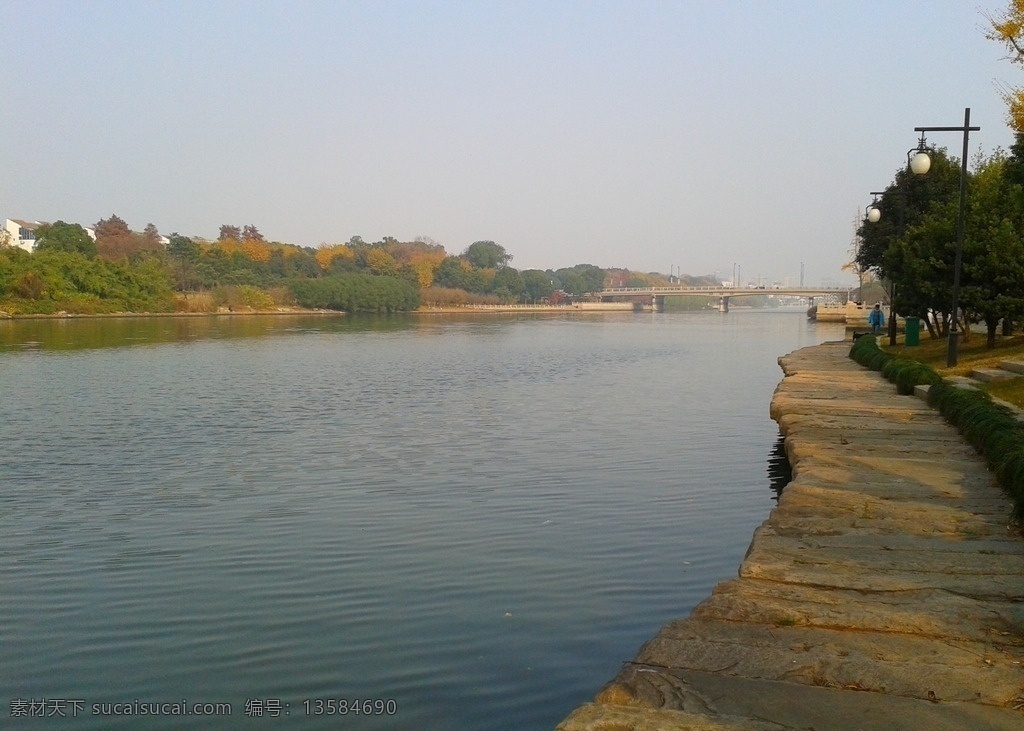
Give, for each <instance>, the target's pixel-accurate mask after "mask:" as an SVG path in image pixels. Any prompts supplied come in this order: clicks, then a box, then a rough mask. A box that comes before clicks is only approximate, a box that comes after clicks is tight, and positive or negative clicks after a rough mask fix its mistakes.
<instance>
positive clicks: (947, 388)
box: [850, 337, 1024, 523]
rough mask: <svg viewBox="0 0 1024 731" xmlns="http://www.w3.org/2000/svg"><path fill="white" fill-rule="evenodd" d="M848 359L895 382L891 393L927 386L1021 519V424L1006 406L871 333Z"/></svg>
mask: <svg viewBox="0 0 1024 731" xmlns="http://www.w3.org/2000/svg"><path fill="white" fill-rule="evenodd" d="M850 357H851V358H853V360H855V361H857V362H858V363H860V364H861V365H863V366H865V367H867V368H871V369H872V370H876V371H881V373H882V375H883V376H885V377H886V378H887V379H888V380H889V381H891V382H893V383H895V384H896V389H897V392H899V393H902V394H911V393H913V392H914V387H915V386H917V385H928V386H930V388H929V389H928V404H929V405H930V406H932V407H934V408H936V409H938V411H939V413H941V414H942V415H943V417H945V419H946V420H947V421H949V423H950V424H952V425H953V426H955V427H956V428H957V430H958V431H959V432H960V433H961V434H962V435H963V436H964V438H965V439H966V440H967V441H968V442H969V443H970V444H971V445H972V446H973V447H974V448H975V449H977V450H978V452H979V453H980V454H981V455H982V456H983V457H984V458H985V461H986V462H987V463H988V466H989V468H990V469H991V470H992V471H993V473H995V475H996V478H997V479H998V481H999V484H1000V485H1001V486H1002V488H1003V490H1005V491H1006V493H1007V494H1008V495H1009V496H1010V498H1011V500H1012V501H1013V519H1014V520H1015V521H1017V522H1018V523H1024V422H1021V421H1020V420H1019V419H1018V418H1017V415H1016V414H1015V413H1014V412H1013V411H1012V410H1011V409H1009V408H1007V407H1006V406H1004V405H1002V404H998V403H996V402H995V401H993V400H992V397H991V396H989V395H988V394H987V393H985V392H984V391H979V390H978V389H975V388H960V387H958V386H955V385H953V384H952V383H949V382H947V381H944V380H943V379H942V377H941V376H940V375H939V374H938V373H936V372H935V371H934V370H933V369H932V368H930V367H929V366H926V365H924V364H923V363H918V362H917V361H914V360H910V359H909V358H901V357H897V356H895V355H893V354H891V353H887V352H885V351H883V350H882V349H881V348H879V347H878V343H877V342H876V341H875V339H874V338H872V337H861V338H858V339H857V340H856V341H855V342H854V344H853V347H852V348H851V349H850Z"/></svg>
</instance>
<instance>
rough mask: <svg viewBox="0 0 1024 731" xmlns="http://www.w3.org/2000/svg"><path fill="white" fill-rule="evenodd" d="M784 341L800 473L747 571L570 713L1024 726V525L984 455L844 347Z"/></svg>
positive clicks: (779, 406) (775, 725) (773, 725)
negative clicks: (1022, 527) (1022, 530)
mask: <svg viewBox="0 0 1024 731" xmlns="http://www.w3.org/2000/svg"><path fill="white" fill-rule="evenodd" d="M849 348H850V344H849V343H827V344H825V345H820V346H815V347H810V348H804V349H802V350H798V351H796V352H794V353H791V354H790V355H788V356H785V357H783V358H780V359H779V363H780V365H781V366H782V369H783V371H784V372H785V375H786V377H785V378H784V379H783V381H782V383H781V384H780V385H779V387H778V388H777V389H776V392H775V396H774V398H773V399H772V407H771V414H772V418H774V419H775V420H776V421H777V422H778V423H779V426H780V428H781V430H782V432H783V434H785V436H786V452H787V454H788V455H789V460H790V463H791V464H792V466H793V475H794V476H793V481H792V482H791V483H790V484H789V485H788V486H787V487H786V488H785V490H784V491H783V493H782V497H781V499H780V501H779V505H778V507H777V508H776V509H775V510H774V511H772V514H771V516H770V517H769V518H768V520H767V521H765V522H764V523H763V524H762V525H761V526H760V527H759V528H758V529H757V531H756V532H755V534H754V538H753V541H752V543H751V545H750V549H749V551H748V552H747V556H746V558H745V559H744V561H743V563H742V565H741V566H740V570H739V577H738V578H736V579H732V580H730V581H726V582H724V583H722V584H719V585H718V586H717V587H716V588H715V589H714V592H713V593H712V595H711V596H710V597H709V598H708V599H706V600H705V601H704V602H702V603H701V604H700V605H699V606H698V607H697V608H696V609H694V611H693V613H692V615H691V616H690V617H689V618H687V619H680V620H676V621H673V622H670V623H669V624H668V625H666V626H665V627H663V628H662V629H661V631H660V632H659V633H658V634H657V635H656V636H655V637H654V638H653V639H652V640H650V641H649V642H648V643H647V644H646V645H644V646H643V647H642V648H641V649H640V652H639V654H638V655H637V656H636V658H635V659H634V660H633V661H631V662H629V663H626V664H625V665H624V667H623V668H622V670H621V671H620V672H619V674H618V676H616V677H615V678H614V679H613V680H612V681H611V682H610V683H608V685H606V686H605V687H604V688H603V689H602V690H601V691H600V693H598V695H597V697H596V699H595V701H594V702H593V703H588V704H586V705H584V706H581V707H580V708H578V709H577V710H576V711H574V712H573V713H572V714H571V715H570V716H569V717H568V718H567V719H566V720H565V721H563V722H562V723H561V724H560V725H559V726H558V731H583V730H587V731H628V730H634V731H647V730H648V729H651V730H653V729H666V730H674V729H693V730H698V729H707V730H709V731H710V730H716V731H717V730H722V731H724V730H726V729H730V730H740V729H743V730H751V729H758V730H761V731H767V730H769V729H772V730H775V729H802V730H807V729H816V730H818V731H826V730H829V731H830V730H835V731H844V730H846V729H849V730H851V731H853V730H855V729H856V730H862V731H868V730H869V729H870V730H874V729H885V730H886V731H892V730H895V729H926V730H927V731H945V730H946V729H949V730H950V731H952V730H954V729H955V730H957V731H960V730H962V729H972V730H974V729H1014V730H1015V731H1021V730H1022V729H1024V665H1022V663H1024V539H1022V538H1021V536H1020V534H1019V532H1015V531H1013V530H1011V529H1010V528H1009V527H1008V525H1007V518H1008V515H1009V513H1010V505H1009V502H1008V500H1007V499H1006V498H1005V496H1004V495H1003V493H1002V492H1001V491H1000V489H999V487H998V486H996V484H995V482H994V480H993V478H992V476H991V474H990V473H989V471H988V470H987V469H986V467H985V464H984V462H983V461H982V460H981V459H980V458H979V457H978V456H977V455H976V454H975V453H974V450H973V449H971V448H970V447H969V446H968V445H967V444H966V443H965V442H963V441H962V440H961V438H960V437H959V436H958V434H957V433H956V431H955V430H954V429H953V428H952V427H950V426H949V425H948V424H946V422H945V421H944V420H943V419H942V417H941V416H940V415H939V414H938V413H937V412H935V411H933V410H932V409H930V408H929V407H928V406H927V404H925V403H924V402H923V401H921V400H920V399H917V398H914V397H912V396H899V395H897V394H896V393H895V389H894V387H893V386H892V385H891V384H889V383H888V382H887V381H885V380H884V379H883V378H882V377H881V376H880V375H878V374H877V373H874V372H872V371H869V370H866V369H864V368H862V367H861V366H859V365H857V364H856V363H855V362H854V361H852V360H850V359H849V358H848V357H847V354H848V352H849Z"/></svg>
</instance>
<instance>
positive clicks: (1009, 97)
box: [985, 0, 1024, 132]
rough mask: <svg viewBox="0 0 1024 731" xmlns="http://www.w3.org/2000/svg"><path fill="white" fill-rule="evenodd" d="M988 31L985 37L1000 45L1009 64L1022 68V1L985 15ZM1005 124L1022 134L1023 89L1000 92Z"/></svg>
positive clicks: (1009, 88)
mask: <svg viewBox="0 0 1024 731" xmlns="http://www.w3.org/2000/svg"><path fill="white" fill-rule="evenodd" d="M986 18H987V20H988V23H989V31H988V32H987V33H986V34H985V37H986V38H988V39H989V40H991V41H996V42H997V43H1000V44H1002V45H1003V46H1004V47H1005V48H1006V50H1007V53H1008V56H1007V57H1006V58H1007V60H1009V61H1010V63H1013V64H1016V65H1018V66H1024V0H1011V1H1010V3H1009V5H1008V6H1007V8H1006V10H1005V11H1003V13H1002V14H1001V15H986ZM1002 96H1003V101H1004V102H1006V116H1007V122H1008V124H1009V126H1010V128H1011V129H1013V130H1014V131H1015V132H1024V89H1022V88H1020V87H1017V86H1007V87H1004V88H1003V91H1002Z"/></svg>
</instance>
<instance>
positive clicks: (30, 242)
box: [4, 218, 43, 251]
mask: <svg viewBox="0 0 1024 731" xmlns="http://www.w3.org/2000/svg"><path fill="white" fill-rule="evenodd" d="M42 225H43V223H42V222H41V221H22V220H21V219H18V218H8V219H7V220H5V221H4V231H6V232H7V234H8V236H10V245H11V246H17V247H18V248H20V249H24V250H25V251H32V249H33V248H35V245H36V229H37V228H39V227H40V226H42Z"/></svg>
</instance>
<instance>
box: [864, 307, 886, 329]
mask: <svg viewBox="0 0 1024 731" xmlns="http://www.w3.org/2000/svg"><path fill="white" fill-rule="evenodd" d="M868 324H869V325H870V326H871V333H872V334H873V335H877V334H878V333H880V332H882V326H883V325H885V313H884V312H882V306H881V305H880V304H875V309H873V310H871V314H869V315H868Z"/></svg>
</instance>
